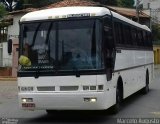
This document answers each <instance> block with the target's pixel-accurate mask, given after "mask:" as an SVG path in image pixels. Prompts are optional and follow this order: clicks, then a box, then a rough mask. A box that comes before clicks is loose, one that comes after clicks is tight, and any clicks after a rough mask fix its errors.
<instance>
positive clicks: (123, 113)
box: [0, 66, 160, 124]
mask: <svg viewBox="0 0 160 124" xmlns="http://www.w3.org/2000/svg"><path fill="white" fill-rule="evenodd" d="M0 118H1V119H0V124H1V123H2V124H6V123H5V122H8V124H10V123H12V124H13V123H14V124H17V123H18V124H50V123H52V124H91V123H92V124H117V123H118V124H128V123H130V124H133V123H142V124H146V122H147V121H148V122H149V121H150V122H149V123H151V124H152V123H155V124H160V66H159V67H155V79H154V81H153V83H152V84H151V85H150V92H149V93H148V94H147V95H143V94H141V93H140V92H138V93H135V94H134V95H132V96H130V97H129V98H127V99H126V100H125V101H124V104H123V105H122V108H121V110H120V112H119V113H118V114H116V115H112V114H111V113H110V111H109V110H107V111H59V112H57V113H56V114H55V115H50V116H49V115H47V113H46V112H45V111H42V110H37V111H23V110H20V109H19V107H18V98H17V82H14V81H12V82H11V81H0ZM124 118H125V119H124ZM154 118H155V119H154Z"/></svg>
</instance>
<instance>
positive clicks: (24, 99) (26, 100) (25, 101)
mask: <svg viewBox="0 0 160 124" xmlns="http://www.w3.org/2000/svg"><path fill="white" fill-rule="evenodd" d="M21 100H22V103H27V102H33V99H32V98H22V99H21Z"/></svg>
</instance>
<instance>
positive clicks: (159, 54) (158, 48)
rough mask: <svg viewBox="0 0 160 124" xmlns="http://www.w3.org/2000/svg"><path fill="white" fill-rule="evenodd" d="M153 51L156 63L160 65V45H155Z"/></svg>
mask: <svg viewBox="0 0 160 124" xmlns="http://www.w3.org/2000/svg"><path fill="white" fill-rule="evenodd" d="M153 50H154V63H155V64H160V45H154V46H153Z"/></svg>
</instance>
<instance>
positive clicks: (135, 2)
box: [133, 0, 143, 6]
mask: <svg viewBox="0 0 160 124" xmlns="http://www.w3.org/2000/svg"><path fill="white" fill-rule="evenodd" d="M139 1H140V4H143V0H139ZM136 4H137V0H134V5H133V6H136Z"/></svg>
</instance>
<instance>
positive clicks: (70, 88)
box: [60, 86, 78, 91]
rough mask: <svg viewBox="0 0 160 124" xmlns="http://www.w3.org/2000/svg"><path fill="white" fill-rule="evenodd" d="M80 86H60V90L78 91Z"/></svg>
mask: <svg viewBox="0 0 160 124" xmlns="http://www.w3.org/2000/svg"><path fill="white" fill-rule="evenodd" d="M77 90H78V86H60V91H77Z"/></svg>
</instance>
